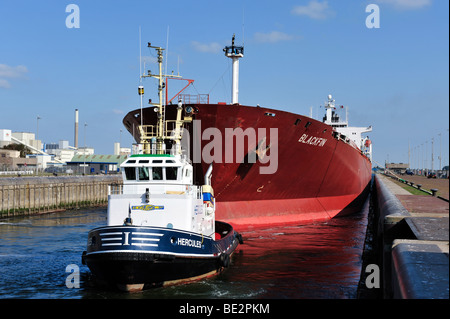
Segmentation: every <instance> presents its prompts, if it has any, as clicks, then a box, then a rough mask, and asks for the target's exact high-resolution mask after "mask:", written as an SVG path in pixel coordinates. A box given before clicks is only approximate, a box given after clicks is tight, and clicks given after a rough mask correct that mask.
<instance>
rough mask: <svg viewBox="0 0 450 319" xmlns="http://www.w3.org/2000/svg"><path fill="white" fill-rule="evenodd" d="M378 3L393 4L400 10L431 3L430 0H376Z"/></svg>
mask: <svg viewBox="0 0 450 319" xmlns="http://www.w3.org/2000/svg"><path fill="white" fill-rule="evenodd" d="M377 1H378V3H386V4H390V5H393V6H394V7H395V8H397V9H400V10H413V9H421V8H423V7H426V6H429V5H431V2H432V0H377Z"/></svg>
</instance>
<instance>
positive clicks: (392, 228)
mask: <svg viewBox="0 0 450 319" xmlns="http://www.w3.org/2000/svg"><path fill="white" fill-rule="evenodd" d="M376 184H377V186H376V187H377V197H378V206H379V210H380V221H381V223H382V226H381V227H382V230H381V236H382V237H383V275H384V280H383V281H384V294H383V295H384V297H385V298H394V299H449V260H448V256H449V203H448V199H447V200H445V199H443V198H440V197H439V198H438V197H437V196H432V195H429V194H426V193H424V195H413V194H411V193H410V192H408V191H407V190H405V189H404V188H403V187H401V186H400V185H398V184H397V183H396V182H394V181H393V180H392V179H391V178H390V177H387V176H384V175H381V174H376Z"/></svg>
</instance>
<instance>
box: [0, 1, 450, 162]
mask: <svg viewBox="0 0 450 319" xmlns="http://www.w3.org/2000/svg"><path fill="white" fill-rule="evenodd" d="M71 3H74V4H76V5H78V7H79V9H80V28H71V29H69V28H67V27H66V23H65V22H66V17H67V16H68V15H69V14H70V13H66V6H67V5H68V4H71ZM372 3H373V4H377V5H378V6H379V8H380V28H378V29H369V28H367V27H366V18H367V16H368V15H369V13H367V12H366V6H367V5H369V4H372ZM448 12H449V2H448V1H445V0H368V1H366V0H361V1H357V0H352V1H349V0H348V1H342V0H328V1H325V0H283V1H273V0H272V1H266V0H258V1H251V0H245V1H242V0H239V1H235V0H230V1H212V0H208V1H196V0H193V1H178V0H168V1H153V0H147V1H137V0H131V1H101V0H97V1H84V0H83V1H82V0H68V1H61V0H58V1H55V0H53V1H52V0H48V1H47V0H46V1H28V0H24V1H20V5H19V4H18V2H17V1H9V0H0V110H1V113H0V128H4V129H11V130H13V131H27V132H36V126H37V119H36V118H37V116H38V115H39V116H40V117H41V119H40V120H39V139H42V140H43V142H45V143H52V142H58V141H59V140H61V139H65V140H69V141H70V144H71V145H73V130H74V128H73V121H74V110H75V108H78V109H79V111H80V136H79V140H80V144H81V145H82V144H83V138H84V136H83V131H84V125H83V124H84V123H87V127H86V144H87V146H91V147H94V148H95V150H96V153H97V154H106V153H112V152H113V143H114V142H118V141H119V140H121V142H122V145H123V146H130V145H131V143H132V139H131V137H130V136H129V134H128V132H127V131H126V130H125V129H124V128H123V126H122V119H123V116H124V115H125V114H126V113H127V112H129V111H130V110H133V109H135V108H138V107H139V103H140V102H139V101H140V100H139V96H138V95H137V86H138V85H139V78H138V76H139V27H141V30H142V31H141V33H142V41H141V42H142V55H143V60H144V61H146V67H147V69H148V68H150V69H153V70H155V71H156V66H155V64H153V63H152V61H154V58H153V56H154V53H153V52H150V51H149V50H148V49H147V48H146V43H147V42H152V44H154V45H160V46H163V47H165V46H166V43H167V34H169V48H168V52H169V54H168V69H169V71H171V70H175V72H176V70H177V69H178V66H179V70H180V73H181V74H182V75H183V76H184V77H185V78H190V79H194V80H195V83H194V86H195V88H191V89H189V90H190V91H189V92H188V93H192V94H196V93H197V92H199V93H209V94H210V101H211V102H214V103H215V102H219V101H226V102H230V100H231V97H230V95H231V94H230V87H231V70H230V61H229V60H228V59H226V58H225V57H224V55H223V52H222V48H223V47H224V46H225V45H229V44H230V41H231V36H232V34H233V33H236V42H237V43H238V44H241V43H242V42H244V45H245V57H244V58H243V59H242V60H241V63H240V66H241V68H240V71H241V72H240V96H239V101H240V103H241V104H244V105H256V104H260V105H261V106H264V107H271V108H275V109H280V110H284V111H289V112H294V113H300V114H305V115H309V114H310V108H311V107H313V115H314V117H316V118H317V117H320V118H322V116H323V114H322V113H323V109H320V108H319V106H320V105H323V103H324V101H325V99H326V96H327V95H328V94H332V95H333V96H334V97H335V99H336V103H337V104H339V105H341V104H343V105H346V106H348V107H349V119H350V124H351V125H353V126H368V125H372V126H373V128H374V131H373V132H372V133H371V134H370V136H371V139H372V140H373V143H374V160H375V161H376V162H378V163H381V164H383V163H384V162H385V161H386V160H389V161H391V162H404V163H405V162H408V142H409V144H410V146H411V150H412V157H411V162H412V164H413V166H417V165H420V167H421V166H422V162H424V163H427V166H428V167H431V141H432V138H434V141H435V143H434V153H435V162H434V168H437V167H438V165H439V159H438V156H439V153H440V151H441V150H440V144H441V143H442V165H444V164H448V161H449V147H448V145H449V132H448V128H449V40H448V39H449V34H448V32H449V31H448V30H449V14H448ZM152 55H153V56H152ZM144 84H145V86H146V98H154V99H156V94H155V91H154V89H155V88H156V84H155V82H153V81H152V80H149V79H146V80H145V83H144ZM120 130H123V132H122V133H120ZM439 134H441V135H440V136H439ZM440 138H441V139H440ZM422 144H423V146H422ZM426 146H427V150H426V149H425V147H426ZM422 153H423V155H421V154H422ZM426 154H428V157H427V158H426V159H423V161H422V156H423V157H425V155H426ZM418 155H419V157H418ZM419 158H420V164H415V163H418V162H419Z"/></svg>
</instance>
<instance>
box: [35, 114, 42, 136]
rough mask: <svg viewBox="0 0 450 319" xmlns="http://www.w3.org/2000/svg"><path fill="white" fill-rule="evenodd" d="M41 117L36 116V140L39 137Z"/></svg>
mask: <svg viewBox="0 0 450 319" xmlns="http://www.w3.org/2000/svg"><path fill="white" fill-rule="evenodd" d="M40 119H41V117H40V116H39V115H38V116H37V118H36V141H37V140H38V139H39V120H40Z"/></svg>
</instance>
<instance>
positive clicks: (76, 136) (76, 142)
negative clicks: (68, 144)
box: [74, 109, 78, 148]
mask: <svg viewBox="0 0 450 319" xmlns="http://www.w3.org/2000/svg"><path fill="white" fill-rule="evenodd" d="M74 144H75V145H74V146H75V148H78V109H75V141H74Z"/></svg>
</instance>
